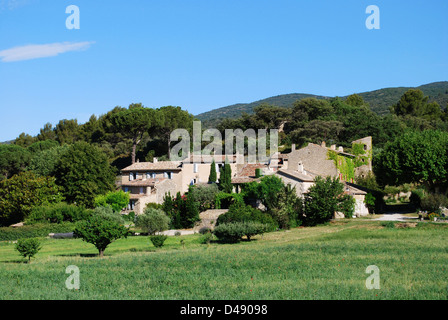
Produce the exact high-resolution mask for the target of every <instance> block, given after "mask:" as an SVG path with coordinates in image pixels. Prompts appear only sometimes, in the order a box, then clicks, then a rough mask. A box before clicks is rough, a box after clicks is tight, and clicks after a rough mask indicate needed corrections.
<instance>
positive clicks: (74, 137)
mask: <svg viewBox="0 0 448 320" xmlns="http://www.w3.org/2000/svg"><path fill="white" fill-rule="evenodd" d="M54 133H55V134H56V139H57V141H59V143H60V144H65V143H66V144H72V143H75V142H76V141H78V140H79V134H80V126H79V125H78V120H76V119H72V120H67V119H64V120H61V121H59V123H58V124H57V125H56V127H55V128H54Z"/></svg>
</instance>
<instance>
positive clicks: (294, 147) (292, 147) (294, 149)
mask: <svg viewBox="0 0 448 320" xmlns="http://www.w3.org/2000/svg"><path fill="white" fill-rule="evenodd" d="M291 151H296V144H295V143H293V144H292V145H291Z"/></svg>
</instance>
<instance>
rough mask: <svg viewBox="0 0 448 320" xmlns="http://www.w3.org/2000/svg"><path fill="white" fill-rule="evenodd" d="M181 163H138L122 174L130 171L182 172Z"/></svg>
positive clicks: (125, 169) (127, 168)
mask: <svg viewBox="0 0 448 320" xmlns="http://www.w3.org/2000/svg"><path fill="white" fill-rule="evenodd" d="M180 165H181V163H180V162H178V161H160V162H156V163H153V162H137V163H134V164H133V165H130V166H129V167H126V168H124V169H123V170H121V171H122V172H128V171H157V170H160V171H163V170H179V171H180V170H181V168H180Z"/></svg>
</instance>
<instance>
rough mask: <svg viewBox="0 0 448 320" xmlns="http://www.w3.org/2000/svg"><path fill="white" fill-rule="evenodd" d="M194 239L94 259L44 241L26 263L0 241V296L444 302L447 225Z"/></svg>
mask: <svg viewBox="0 0 448 320" xmlns="http://www.w3.org/2000/svg"><path fill="white" fill-rule="evenodd" d="M389 226H390V224H389ZM199 239H200V235H190V236H177V237H175V236H173V237H169V238H168V240H167V242H166V245H165V246H164V247H163V248H161V249H155V248H154V247H153V246H152V244H151V243H150V241H149V239H148V238H147V237H130V238H128V239H122V240H119V241H116V242H114V243H113V244H111V245H110V246H109V247H108V249H107V250H106V252H105V257H104V258H102V259H101V258H98V257H97V251H96V249H95V248H94V247H93V245H91V244H88V243H85V242H82V241H81V240H79V239H65V240H53V239H45V240H42V242H43V248H42V250H41V251H40V252H39V254H38V255H37V256H36V258H34V259H33V260H32V263H31V264H27V263H24V261H25V260H24V259H23V258H21V257H20V256H19V255H18V253H17V252H16V251H15V250H14V244H12V243H9V242H1V243H0V288H1V290H0V299H1V300H16V299H17V300H19V299H33V300H34V299H44V300H61V299H62V300H64V299H69V300H92V299H101V300H110V299H118V300H121V299H125V300H128V299H145V300H184V299H188V300H252V299H254V300H308V299H315V300H316V299H317V300H320V299H330V300H358V299H363V300H379V299H388V300H398V299H404V300H410V299H418V300H424V299H441V300H446V299H447V298H448V270H447V267H448V224H436V223H419V224H418V225H417V227H415V228H390V227H385V226H384V225H382V224H381V222H379V221H368V220H361V219H357V220H356V221H355V220H343V221H338V222H334V223H328V224H326V225H322V226H317V227H310V228H295V229H292V230H289V231H280V232H273V233H268V234H265V235H263V236H258V237H256V238H255V239H254V240H253V241H251V242H247V241H243V242H241V243H238V244H221V243H215V242H212V243H211V244H210V245H206V244H201V243H200V241H199ZM181 240H183V242H184V245H182V244H181ZM70 265H76V266H77V267H78V268H79V270H80V284H81V286H80V289H79V290H68V289H67V288H66V286H65V281H66V279H67V278H68V276H69V275H68V274H66V273H65V271H66V268H67V267H68V266H70ZM370 265H376V266H377V267H378V268H379V270H380V289H378V290H375V289H374V290H368V289H367V288H366V279H367V277H368V276H369V274H367V273H366V268H367V267H368V266H370Z"/></svg>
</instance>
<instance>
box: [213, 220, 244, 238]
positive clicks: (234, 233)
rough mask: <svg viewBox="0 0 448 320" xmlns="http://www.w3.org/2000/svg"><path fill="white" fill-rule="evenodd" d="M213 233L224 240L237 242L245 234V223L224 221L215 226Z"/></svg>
mask: <svg viewBox="0 0 448 320" xmlns="http://www.w3.org/2000/svg"><path fill="white" fill-rule="evenodd" d="M213 234H214V235H215V236H216V237H217V238H218V239H219V240H220V241H222V242H228V243H235V242H238V241H240V240H241V238H242V237H243V236H244V234H245V230H244V226H243V223H241V222H232V223H222V224H220V225H218V226H216V227H215V230H214V231H213Z"/></svg>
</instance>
